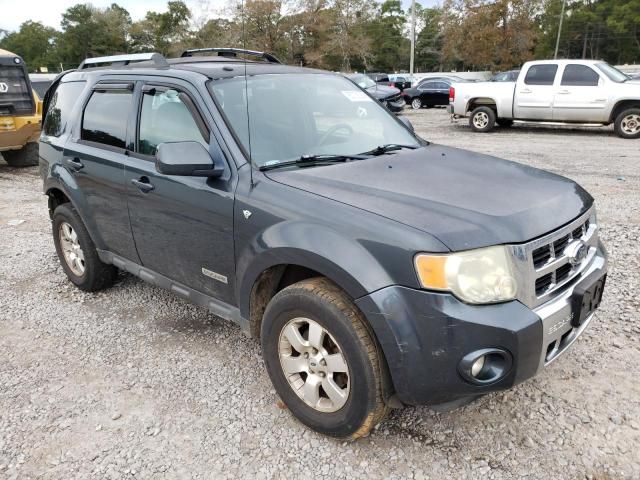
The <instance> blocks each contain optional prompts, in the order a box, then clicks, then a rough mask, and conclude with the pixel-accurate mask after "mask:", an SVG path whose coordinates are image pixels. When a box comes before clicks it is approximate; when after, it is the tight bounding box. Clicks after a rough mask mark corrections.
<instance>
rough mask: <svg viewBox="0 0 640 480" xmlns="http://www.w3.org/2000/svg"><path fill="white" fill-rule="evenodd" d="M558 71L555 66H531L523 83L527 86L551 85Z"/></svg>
mask: <svg viewBox="0 0 640 480" xmlns="http://www.w3.org/2000/svg"><path fill="white" fill-rule="evenodd" d="M557 71H558V66H557V65H532V66H531V67H530V68H529V71H528V72H527V76H526V77H525V79H524V83H526V84H527V85H553V81H554V79H555V78H556V72H557Z"/></svg>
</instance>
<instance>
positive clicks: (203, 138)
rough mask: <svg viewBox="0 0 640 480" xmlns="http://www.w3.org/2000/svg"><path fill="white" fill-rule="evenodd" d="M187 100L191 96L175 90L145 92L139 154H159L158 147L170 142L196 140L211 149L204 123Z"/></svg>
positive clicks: (141, 115) (141, 116) (141, 114)
mask: <svg viewBox="0 0 640 480" xmlns="http://www.w3.org/2000/svg"><path fill="white" fill-rule="evenodd" d="M185 102H189V99H188V97H187V96H186V95H185V94H184V93H180V92H178V91H177V90H173V89H170V90H159V89H153V90H150V91H148V92H144V95H143V97H142V112H141V113H140V133H139V142H138V151H139V153H142V154H145V155H155V154H156V151H157V150H158V146H159V145H160V144H161V143H166V142H186V141H194V142H200V143H201V144H202V145H203V146H204V147H205V148H208V146H209V138H208V134H207V132H206V129H205V127H204V125H203V122H202V120H201V119H200V118H198V120H199V122H198V121H196V119H195V118H194V116H193V114H192V113H191V110H190V109H189V107H188V106H187V104H186V103H185Z"/></svg>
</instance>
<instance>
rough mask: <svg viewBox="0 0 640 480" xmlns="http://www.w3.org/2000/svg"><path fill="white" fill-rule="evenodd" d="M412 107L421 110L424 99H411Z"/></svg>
mask: <svg viewBox="0 0 640 480" xmlns="http://www.w3.org/2000/svg"><path fill="white" fill-rule="evenodd" d="M411 108H413V109H414V110H420V109H421V108H422V100H420V99H419V98H414V99H413V100H411Z"/></svg>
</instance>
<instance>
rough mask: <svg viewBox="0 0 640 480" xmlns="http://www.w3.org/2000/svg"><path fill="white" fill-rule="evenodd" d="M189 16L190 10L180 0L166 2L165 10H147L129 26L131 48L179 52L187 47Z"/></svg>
mask: <svg viewBox="0 0 640 480" xmlns="http://www.w3.org/2000/svg"><path fill="white" fill-rule="evenodd" d="M190 18H191V11H190V10H189V8H188V7H187V5H186V4H185V3H184V2H183V1H181V0H178V1H171V2H168V3H167V11H166V12H163V13H158V12H151V11H150V12H147V15H146V16H145V18H144V19H143V20H141V21H139V22H135V23H134V24H133V25H132V26H131V30H130V37H131V48H132V49H133V50H135V51H151V50H155V51H158V52H160V53H163V54H165V55H170V54H176V53H178V52H180V51H181V50H183V49H184V48H186V47H188V44H187V43H188V42H187V41H188V39H189V38H190V32H189V20H190Z"/></svg>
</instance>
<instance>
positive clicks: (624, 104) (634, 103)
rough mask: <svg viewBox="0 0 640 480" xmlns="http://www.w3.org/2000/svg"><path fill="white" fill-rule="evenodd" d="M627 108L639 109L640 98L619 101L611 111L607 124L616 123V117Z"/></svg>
mask: <svg viewBox="0 0 640 480" xmlns="http://www.w3.org/2000/svg"><path fill="white" fill-rule="evenodd" d="M628 108H640V98H636V99H626V100H619V101H618V102H617V103H616V104H615V105H614V106H613V108H612V109H611V115H610V116H609V123H613V122H615V121H616V117H617V116H618V115H620V113H622V112H623V111H624V110H626V109H628Z"/></svg>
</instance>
